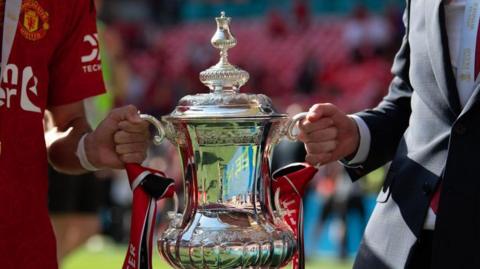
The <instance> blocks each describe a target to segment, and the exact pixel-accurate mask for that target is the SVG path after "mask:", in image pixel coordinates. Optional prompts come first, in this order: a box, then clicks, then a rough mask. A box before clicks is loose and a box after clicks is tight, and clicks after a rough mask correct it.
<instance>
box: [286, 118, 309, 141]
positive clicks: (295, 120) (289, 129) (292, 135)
mask: <svg viewBox="0 0 480 269" xmlns="http://www.w3.org/2000/svg"><path fill="white" fill-rule="evenodd" d="M307 114H308V112H302V113H298V114H297V115H295V116H293V117H292V119H291V120H290V122H289V123H288V125H287V138H288V139H290V140H292V141H297V140H298V132H296V133H295V132H294V131H295V129H296V128H295V127H296V126H297V123H298V122H300V121H301V120H304V119H305V118H306V117H307Z"/></svg>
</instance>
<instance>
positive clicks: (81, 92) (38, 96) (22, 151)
mask: <svg viewBox="0 0 480 269" xmlns="http://www.w3.org/2000/svg"><path fill="white" fill-rule="evenodd" d="M18 1H20V0H18ZM8 2H9V3H7V7H6V13H5V14H6V16H5V17H6V20H5V22H6V23H5V28H6V29H9V28H8V23H7V20H9V19H10V20H11V18H12V16H11V15H12V14H13V15H15V14H14V13H15V12H12V9H13V10H14V11H15V10H16V9H15V7H13V6H14V5H10V6H9V4H11V3H12V2H15V0H8ZM17 11H18V8H17ZM18 14H19V16H18V23H17V25H16V26H17V27H16V29H15V28H14V27H12V28H11V29H15V30H16V33H15V37H14V39H13V40H14V41H13V45H12V49H11V52H10V57H9V58H8V64H7V65H6V67H5V70H2V71H4V72H3V78H2V80H1V88H0V141H1V153H0V261H1V262H0V264H1V266H0V267H1V268H3V269H10V268H11V269H19V268H22V269H23V268H35V269H55V268H57V262H56V253H55V240H54V235H53V232H52V228H51V224H50V220H49V216H48V210H47V186H48V184H47V180H48V179H47V154H46V148H45V141H44V134H43V112H44V110H45V109H48V108H49V107H51V106H60V105H65V104H69V103H73V102H77V101H80V100H82V99H84V98H86V97H90V96H94V95H97V94H100V93H103V92H104V84H103V81H102V76H101V68H100V54H99V47H98V37H97V31H96V24H95V20H96V14H95V8H94V4H93V0H62V1H59V0H23V1H21V7H20V11H19V13H17V14H16V15H18ZM9 23H11V22H9ZM14 25H15V24H14ZM4 39H5V35H4ZM2 41H4V42H3V45H4V49H5V40H2ZM7 47H8V46H7Z"/></svg>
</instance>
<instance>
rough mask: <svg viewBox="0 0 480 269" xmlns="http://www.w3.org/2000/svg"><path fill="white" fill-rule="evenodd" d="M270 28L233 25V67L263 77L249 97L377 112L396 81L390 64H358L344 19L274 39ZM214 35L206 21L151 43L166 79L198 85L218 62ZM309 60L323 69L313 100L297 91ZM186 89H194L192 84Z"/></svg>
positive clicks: (197, 89) (249, 87)
mask: <svg viewBox="0 0 480 269" xmlns="http://www.w3.org/2000/svg"><path fill="white" fill-rule="evenodd" d="M267 25H268V23H267V22H265V21H262V20H258V19H255V20H233V21H232V23H231V28H232V32H233V34H234V35H235V37H236V38H237V41H238V45H237V46H236V47H235V48H234V49H232V50H230V61H231V62H232V63H233V64H235V65H238V66H240V67H242V68H244V69H245V70H247V71H248V72H249V73H250V76H251V77H255V76H258V75H259V74H260V73H261V75H262V78H261V79H262V83H258V82H257V83H256V84H254V81H255V79H254V78H252V79H251V80H250V81H249V82H248V83H247V85H246V86H245V88H244V89H243V91H244V92H245V91H248V92H252V91H253V92H260V93H265V94H267V95H269V96H271V97H272V98H274V99H275V102H276V103H279V104H280V105H281V106H287V105H288V104H290V103H292V102H300V103H302V104H303V105H304V106H309V105H311V104H313V103H316V102H334V103H336V104H338V105H339V106H340V107H342V108H343V109H344V110H346V111H350V110H358V109H363V108H366V107H368V106H372V105H374V104H375V103H374V102H377V101H378V99H379V98H380V97H381V96H382V95H383V94H384V93H385V90H386V88H387V86H388V82H389V80H390V78H391V76H390V71H389V70H390V65H391V63H390V61H385V60H384V59H381V58H372V59H368V60H366V61H363V62H362V63H360V64H359V63H353V62H352V60H351V57H350V51H349V47H348V46H347V44H345V43H344V41H343V40H344V39H343V30H344V28H345V27H346V22H345V21H344V19H342V18H339V17H335V18H333V17H332V18H328V17H327V18H325V17H323V18H322V19H321V21H315V23H312V24H311V25H310V27H309V28H308V29H306V30H303V31H296V30H293V29H289V31H287V32H286V33H285V34H284V35H282V36H277V37H274V36H272V34H271V33H270V32H269V29H268V26H267ZM214 31H215V24H214V23H213V22H212V21H207V22H201V23H190V24H188V23H187V24H181V25H178V26H174V27H173V28H170V29H164V30H162V31H161V32H159V33H158V36H151V37H149V38H150V39H151V40H154V42H155V44H154V46H153V47H156V48H161V49H162V50H163V51H162V55H164V56H165V57H164V59H163V60H162V64H161V65H162V67H161V68H162V70H163V71H162V74H161V75H162V76H166V77H168V79H169V80H173V81H175V80H188V79H190V80H195V81H197V82H198V79H197V78H198V72H199V71H201V70H204V69H206V68H207V67H208V66H209V65H212V64H215V63H216V61H217V60H218V52H217V51H216V50H215V49H213V47H212V46H211V45H210V38H211V36H212V35H213V32H214ZM306 57H314V58H315V59H316V60H317V61H318V63H319V66H320V67H321V68H320V70H321V72H319V74H318V82H319V84H320V85H321V88H320V89H318V90H315V92H314V93H313V94H309V96H305V95H301V94H300V93H298V92H297V91H296V88H297V86H296V82H297V77H298V76H299V72H300V70H301V69H302V65H303V62H304V61H305V59H306ZM195 62H197V64H196V65H195V64H193V65H195V67H194V68H192V63H195ZM187 73H188V74H187ZM186 76H190V78H186ZM187 85H189V87H192V83H190V84H188V83H187ZM193 86H194V89H187V90H186V91H185V92H187V93H192V90H193V92H206V91H207V89H206V88H205V87H203V85H201V84H199V83H198V84H193ZM255 87H257V88H255ZM312 95H313V96H312ZM285 97H287V98H285ZM292 97H295V98H294V99H292ZM297 97H298V98H297Z"/></svg>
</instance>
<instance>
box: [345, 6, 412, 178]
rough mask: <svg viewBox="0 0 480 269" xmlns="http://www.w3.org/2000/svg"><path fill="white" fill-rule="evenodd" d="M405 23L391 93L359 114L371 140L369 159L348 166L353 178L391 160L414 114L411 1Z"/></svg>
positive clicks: (394, 66)
mask: <svg viewBox="0 0 480 269" xmlns="http://www.w3.org/2000/svg"><path fill="white" fill-rule="evenodd" d="M404 24H405V36H404V38H403V42H402V45H401V47H400V50H399V51H398V53H397V55H396V56H395V60H394V63H393V66H392V74H393V76H394V77H393V79H392V82H391V83H390V87H389V91H388V94H387V95H386V96H385V97H384V98H383V100H382V101H381V102H380V104H379V105H378V106H377V107H376V108H374V109H370V110H365V111H362V112H359V113H356V114H355V115H357V116H358V117H360V118H361V119H363V120H364V121H365V123H366V124H367V126H368V128H369V130H370V135H371V143H370V150H369V153H368V156H367V158H366V160H365V161H364V162H363V163H361V164H359V165H358V166H355V167H347V171H348V172H349V174H350V176H351V177H352V179H353V180H356V179H358V178H360V177H362V176H364V175H366V174H368V173H369V172H371V171H373V170H375V169H377V168H378V167H380V166H382V165H384V164H386V163H387V162H389V161H391V160H392V159H393V157H394V154H395V152H396V150H397V147H398V144H399V143H400V141H401V139H402V137H403V134H404V132H405V130H406V129H407V127H408V122H409V118H410V114H411V107H410V98H411V95H412V92H413V89H412V87H411V85H410V81H409V66H410V60H409V57H410V47H409V43H408V31H409V3H407V8H406V9H405V13H404Z"/></svg>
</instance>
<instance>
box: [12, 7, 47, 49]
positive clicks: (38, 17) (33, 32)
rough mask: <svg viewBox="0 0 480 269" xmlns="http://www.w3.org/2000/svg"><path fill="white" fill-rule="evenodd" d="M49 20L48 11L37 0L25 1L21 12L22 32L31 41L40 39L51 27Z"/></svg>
mask: <svg viewBox="0 0 480 269" xmlns="http://www.w3.org/2000/svg"><path fill="white" fill-rule="evenodd" d="M48 20H49V15H48V12H46V11H45V10H44V9H43V8H42V7H41V6H40V4H39V3H38V2H37V1H36V0H27V1H24V2H23V4H22V11H21V13H20V23H19V25H20V33H21V34H22V36H23V37H25V38H26V39H28V40H30V41H37V40H40V39H42V38H44V37H45V35H46V34H47V31H48V29H49V28H50V24H49V22H48Z"/></svg>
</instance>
